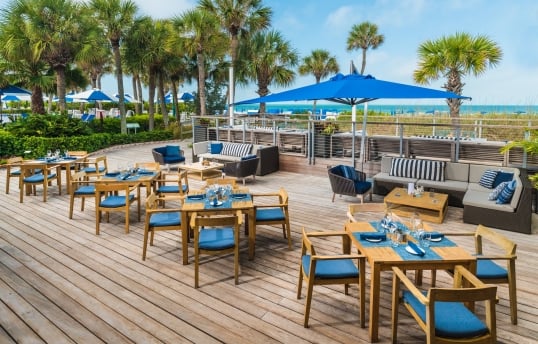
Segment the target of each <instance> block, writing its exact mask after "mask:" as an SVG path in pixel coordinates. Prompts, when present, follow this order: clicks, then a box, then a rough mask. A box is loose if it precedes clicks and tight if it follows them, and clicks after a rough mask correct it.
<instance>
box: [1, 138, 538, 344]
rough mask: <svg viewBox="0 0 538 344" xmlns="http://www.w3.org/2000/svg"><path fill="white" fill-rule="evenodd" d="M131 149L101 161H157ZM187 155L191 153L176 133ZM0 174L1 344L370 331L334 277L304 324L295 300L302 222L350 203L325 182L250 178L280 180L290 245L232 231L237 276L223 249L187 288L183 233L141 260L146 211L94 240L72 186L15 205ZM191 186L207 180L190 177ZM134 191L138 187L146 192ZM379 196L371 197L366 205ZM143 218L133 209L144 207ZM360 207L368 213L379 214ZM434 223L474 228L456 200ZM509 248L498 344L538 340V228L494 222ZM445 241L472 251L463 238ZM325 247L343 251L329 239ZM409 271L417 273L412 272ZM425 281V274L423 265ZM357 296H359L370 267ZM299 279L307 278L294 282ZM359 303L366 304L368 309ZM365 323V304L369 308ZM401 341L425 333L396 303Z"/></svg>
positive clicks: (364, 337) (275, 236) (268, 180)
mask: <svg viewBox="0 0 538 344" xmlns="http://www.w3.org/2000/svg"><path fill="white" fill-rule="evenodd" d="M159 145H162V143H158V144H137V145H131V146H124V147H117V148H115V149H109V150H106V151H104V152H102V153H103V154H106V155H107V157H108V161H109V166H110V167H112V168H113V167H115V166H117V165H125V164H126V163H128V162H140V161H153V158H152V156H151V148H153V147H154V146H155V147H156V146H159ZM180 145H181V146H182V149H184V150H185V152H186V155H187V160H188V161H189V159H190V155H191V154H190V152H191V149H190V148H188V143H187V142H180ZM94 155H95V154H94ZM5 177H6V176H5V170H4V169H0V190H2V197H0V342H2V343H9V342H33V343H37V342H49V343H52V342H54V343H60V342H77V343H89V342H91V343H98V342H107V343H128V342H141V343H147V342H172V343H180V342H193V343H217V342H224V343H296V344H298V343H357V342H359V343H362V342H365V343H366V342H369V337H368V329H367V328H360V326H359V319H358V316H359V310H358V300H357V297H358V290H357V288H356V287H355V286H352V287H351V288H350V295H345V294H344V289H343V287H342V286H316V287H315V288H314V295H313V301H312V310H311V313H310V328H304V327H303V314H304V313H303V312H304V301H305V298H304V294H305V292H304V290H303V297H302V298H301V299H300V300H297V298H296V295H297V281H298V277H299V257H300V253H301V250H300V247H301V241H300V240H301V239H300V238H301V236H300V234H301V228H302V227H303V226H304V227H305V228H306V229H307V230H308V231H319V230H327V231H330V230H343V226H344V223H345V222H346V211H347V206H348V204H350V203H353V202H358V199H356V198H353V197H346V196H344V197H336V199H335V202H334V203H332V202H331V198H332V193H331V189H330V185H329V180H328V177H320V176H310V175H301V174H297V173H290V172H283V171H280V172H276V173H272V174H269V175H265V176H259V177H256V180H255V181H254V182H253V181H252V180H247V185H246V186H247V187H249V188H250V190H251V191H252V192H272V191H277V190H278V189H279V188H280V187H284V188H285V189H286V190H287V191H288V193H289V197H290V201H289V212H290V219H291V231H292V239H293V249H292V250H288V248H287V240H285V239H284V238H283V236H282V229H281V228H280V227H279V226H275V227H270V226H263V227H259V228H258V230H257V236H256V256H255V259H254V260H252V261H250V260H248V256H247V240H246V237H245V236H244V235H242V237H241V256H240V275H239V284H238V285H237V286H236V285H234V282H233V255H229V256H228V257H226V258H224V259H222V258H221V259H214V258H209V259H208V258H204V259H203V262H202V264H201V266H200V288H199V289H194V287H193V286H194V263H193V252H194V251H193V248H192V243H191V244H190V246H189V261H190V264H189V265H182V264H181V261H180V256H181V248H180V247H181V245H180V238H181V236H180V233H179V231H178V232H169V231H167V232H158V233H156V235H155V243H154V246H150V247H149V249H148V255H147V259H146V261H142V259H141V255H142V239H143V232H144V218H142V220H141V221H140V222H137V221H136V216H135V211H134V209H133V210H132V211H131V226H130V233H129V234H125V232H124V227H123V224H124V217H123V214H117V213H112V214H111V216H110V223H106V222H103V223H102V224H101V234H100V235H99V236H96V235H95V209H94V202H93V201H92V200H87V201H86V206H85V210H84V212H81V211H80V203H78V202H79V201H80V200H77V201H76V202H75V210H74V214H73V219H72V220H69V218H68V211H69V195H68V194H67V193H66V192H65V190H62V195H61V196H60V195H58V189H57V186H56V185H55V184H53V186H52V187H51V188H50V191H49V197H48V199H47V202H46V203H44V202H43V201H42V197H41V196H40V195H41V192H42V190H41V189H40V188H38V196H37V197H36V196H29V197H25V199H24V203H19V194H18V192H19V191H18V187H17V182H16V181H15V179H12V181H11V183H12V184H11V188H10V189H11V190H10V193H9V194H8V195H6V194H5V192H4V190H5V180H6V178H5ZM189 185H190V187H191V188H199V187H201V186H202V185H203V182H201V181H199V180H196V179H189ZM142 194H144V195H145V192H143V193H142ZM381 201H382V197H380V196H375V195H374V202H381ZM142 214H143V212H142ZM375 216H376V215H374V214H368V215H367V218H365V220H376V217H375ZM431 226H432V227H433V228H434V229H435V230H438V231H445V232H446V231H449V232H471V231H474V229H475V228H476V226H475V225H470V224H463V223H462V209H459V208H452V207H449V210H448V214H447V216H446V218H445V221H444V222H443V223H442V224H431ZM500 232H502V233H503V234H504V235H505V236H507V237H508V238H510V239H511V240H513V241H515V242H516V243H517V245H518V248H517V255H518V259H517V261H516V267H517V289H518V315H519V317H518V320H519V322H518V325H512V324H511V322H510V310H509V302H508V289H507V287H506V286H499V288H498V293H499V298H500V299H499V302H498V304H497V307H496V308H497V336H498V341H499V342H500V343H518V344H524V343H532V342H535V338H538V308H537V307H536V304H537V303H536V300H537V299H538V288H536V286H537V285H538V272H537V270H536V268H535V265H536V262H537V261H538V250H537V249H536V248H537V247H538V234H536V232H535V233H533V234H532V235H525V234H519V233H513V232H508V231H500ZM453 240H454V241H455V242H457V243H458V244H459V245H461V246H463V247H465V248H466V249H468V250H469V251H470V252H474V241H473V239H472V238H471V237H454V238H453ZM329 243H330V244H331V245H332V246H330V247H329V249H328V250H329V252H330V253H336V252H339V251H340V250H341V247H340V243H339V242H338V241H337V240H336V239H335V240H334V241H330V242H329ZM408 273H409V274H410V275H412V274H413V273H414V272H408ZM424 274H425V279H424V286H423V287H428V286H429V283H430V273H429V272H428V271H426V272H425V273H424ZM366 281H367V283H366V284H367V292H366V304H367V305H368V299H369V292H368V291H369V268H368V264H367V275H366ZM450 283H451V277H450V276H449V275H447V274H446V273H442V272H439V273H438V276H437V285H438V286H439V285H447V286H448V285H450ZM391 286H392V274H391V273H388V272H385V273H383V274H382V291H381V307H380V329H379V334H380V342H381V343H388V342H390V340H391V339H390V331H391V328H390V324H391V294H390V293H391ZM303 288H304V287H303ZM367 307H368V306H367ZM366 314H367V318H366V323H367V324H368V311H367V312H366ZM398 331H399V333H398V340H399V342H401V343H421V342H424V341H425V336H424V334H423V332H422V331H421V330H420V329H419V328H418V326H417V325H416V323H415V322H414V321H413V320H412V319H411V317H410V316H409V315H408V314H407V313H406V312H404V309H403V307H402V308H401V309H400V326H399V327H398Z"/></svg>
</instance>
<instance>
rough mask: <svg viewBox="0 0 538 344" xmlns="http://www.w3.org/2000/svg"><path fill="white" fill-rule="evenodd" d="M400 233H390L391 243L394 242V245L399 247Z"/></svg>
mask: <svg viewBox="0 0 538 344" xmlns="http://www.w3.org/2000/svg"><path fill="white" fill-rule="evenodd" d="M399 235H400V234H399V233H398V232H397V231H394V232H391V233H390V243H391V244H392V247H398V246H399V245H400V238H399Z"/></svg>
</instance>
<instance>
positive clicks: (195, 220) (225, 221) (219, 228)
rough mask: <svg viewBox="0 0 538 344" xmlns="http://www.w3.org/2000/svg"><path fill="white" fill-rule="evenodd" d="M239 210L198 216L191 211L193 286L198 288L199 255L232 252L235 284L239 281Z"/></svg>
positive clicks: (240, 220) (240, 219)
mask: <svg viewBox="0 0 538 344" xmlns="http://www.w3.org/2000/svg"><path fill="white" fill-rule="evenodd" d="M242 218H243V216H242V214H241V211H237V212H236V213H233V214H231V215H210V216H199V215H198V214H197V213H193V214H192V216H191V221H190V226H191V228H192V229H193V231H194V244H193V245H194V287H195V288H198V286H199V283H198V274H199V273H198V272H199V264H200V255H201V254H208V255H223V254H228V253H233V254H234V276H235V284H238V283H239V228H240V226H241V224H242Z"/></svg>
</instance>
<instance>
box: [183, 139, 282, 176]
mask: <svg viewBox="0 0 538 344" xmlns="http://www.w3.org/2000/svg"><path fill="white" fill-rule="evenodd" d="M192 153H193V160H194V161H199V160H200V159H207V160H211V161H217V162H220V163H223V164H226V163H228V162H237V161H241V160H246V159H250V158H252V157H253V156H257V157H258V158H259V159H260V160H259V163H258V168H257V170H256V175H257V176H263V175H266V174H269V173H272V172H276V171H278V170H279V168H280V165H279V154H278V147H277V146H265V145H257V144H251V143H238V142H220V141H201V142H196V143H193V144H192Z"/></svg>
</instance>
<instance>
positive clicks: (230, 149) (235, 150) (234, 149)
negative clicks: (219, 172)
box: [220, 142, 252, 157]
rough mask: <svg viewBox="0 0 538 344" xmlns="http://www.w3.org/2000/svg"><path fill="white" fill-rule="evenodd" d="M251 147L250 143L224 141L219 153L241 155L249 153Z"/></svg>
mask: <svg viewBox="0 0 538 344" xmlns="http://www.w3.org/2000/svg"><path fill="white" fill-rule="evenodd" d="M251 149H252V144H250V143H232V142H224V143H223V144H222V151H221V152H220V154H222V155H230V156H238V157H242V156H245V155H247V154H249V153H250V150H251Z"/></svg>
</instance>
